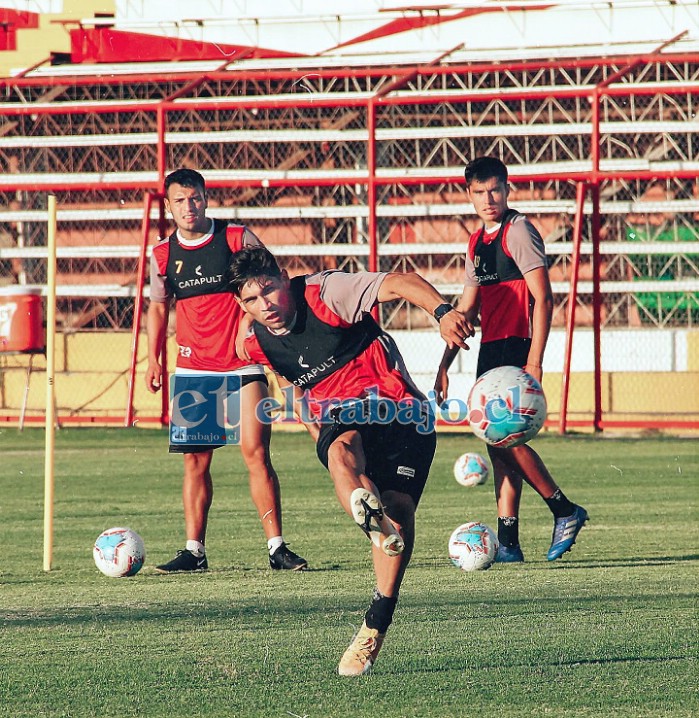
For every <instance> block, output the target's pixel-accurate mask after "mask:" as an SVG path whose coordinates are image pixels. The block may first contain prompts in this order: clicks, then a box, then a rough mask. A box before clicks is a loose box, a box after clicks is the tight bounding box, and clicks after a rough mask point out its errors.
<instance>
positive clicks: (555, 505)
mask: <svg viewBox="0 0 699 718" xmlns="http://www.w3.org/2000/svg"><path fill="white" fill-rule="evenodd" d="M544 501H546V504H547V505H548V507H549V508H550V509H551V513H552V514H553V516H554V518H556V519H562V518H563V517H564V516H570V515H571V514H572V513H573V512H574V511H575V504H573V503H571V502H570V501H569V500H568V499H567V498H566V495H565V494H564V493H563V492H562V491H561V490H560V489H556V492H555V493H554V495H553V496H552V497H551V498H550V499H544Z"/></svg>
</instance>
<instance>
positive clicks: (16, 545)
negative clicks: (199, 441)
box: [0, 428, 699, 718]
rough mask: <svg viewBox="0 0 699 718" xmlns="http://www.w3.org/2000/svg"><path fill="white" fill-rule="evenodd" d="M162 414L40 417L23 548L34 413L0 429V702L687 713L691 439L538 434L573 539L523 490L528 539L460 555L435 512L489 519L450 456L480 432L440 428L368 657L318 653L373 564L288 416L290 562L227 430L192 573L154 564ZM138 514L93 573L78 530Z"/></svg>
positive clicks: (163, 516) (355, 606) (296, 712)
mask: <svg viewBox="0 0 699 718" xmlns="http://www.w3.org/2000/svg"><path fill="white" fill-rule="evenodd" d="M166 443H167V437H166V434H165V433H164V432H156V431H147V430H140V431H139V430H124V429H112V430H98V429H67V430H61V431H60V432H58V435H57V437H56V456H55V467H56V496H55V540H54V561H53V567H54V568H53V570H52V571H51V572H50V573H44V572H43V571H42V530H43V471H44V437H43V433H42V432H41V431H39V430H25V431H24V432H23V433H21V434H20V433H18V432H17V430H16V429H8V428H4V429H2V430H1V431H0V466H1V467H2V469H1V471H0V489H1V493H0V519H1V521H0V539H1V540H0V545H2V562H1V563H0V599H1V600H0V615H1V616H2V626H3V628H2V641H1V642H0V673H1V675H0V716H3V718H4V717H5V716H7V717H11V718H23V717H25V716H26V717H27V718H30V717H31V718H36V717H38V716H51V717H52V718H54V717H55V718H58V717H65V718H68V717H70V718H78V717H81V718H82V717H86V718H87V717H89V718H97V717H112V716H113V717H114V718H117V717H119V718H124V717H125V716H143V717H144V718H159V717H161V716H162V717H166V718H179V717H184V716H192V717H195V716H197V717H198V716H202V717H203V716H206V717H207V718H218V717H221V718H223V717H224V716H226V717H228V718H230V717H238V716H240V717H242V716H266V717H279V718H282V717H288V716H298V717H302V716H306V717H308V718H320V717H325V716H338V717H339V716H373V717H375V718H376V717H379V716H381V717H385V718H395V717H400V716H405V717H413V716H445V717H452V716H483V717H484V718H490V717H493V718H495V717H498V718H500V717H503V718H508V717H510V716H535V717H540V716H548V715H551V716H557V717H561V716H563V717H569V716H595V718H607V717H610V716H649V717H651V716H652V717H655V716H673V718H677V717H679V716H694V715H697V713H698V712H699V701H698V700H697V692H696V691H697V671H696V657H697V643H698V641H697V624H696V618H697V614H696V608H697V604H696V589H697V575H698V574H697V565H698V564H699V551H698V546H697V513H696V504H697V477H698V476H699V466H698V465H699V458H698V448H697V447H698V444H697V442H696V441H692V440H679V439H669V438H643V439H637V440H634V439H606V438H593V437H589V436H588V437H571V438H568V439H565V440H562V439H560V438H559V437H548V436H546V437H542V438H540V439H537V440H536V441H535V443H534V446H535V447H536V448H537V450H538V451H539V452H540V454H541V455H542V457H543V458H544V460H545V461H546V462H547V464H548V465H549V468H550V469H551V470H552V473H553V474H554V476H555V477H556V478H557V479H558V481H559V482H560V484H561V486H562V487H563V489H564V490H565V491H566V493H567V494H568V495H569V496H570V497H571V498H572V499H573V500H576V501H579V502H580V503H582V504H583V505H584V506H586V508H587V509H588V511H589V513H590V523H589V524H588V526H587V527H586V528H585V529H584V530H583V532H582V533H581V534H580V537H579V539H578V544H577V545H576V546H575V547H574V549H573V551H572V553H569V554H566V555H565V556H564V558H563V559H561V560H560V561H557V562H555V563H548V562H547V561H546V558H545V554H546V550H547V549H548V545H549V542H550V537H551V518H550V514H549V512H548V510H547V508H546V506H545V505H544V503H543V502H541V501H540V500H539V499H538V498H537V497H536V496H535V494H534V493H533V491H532V490H531V489H528V488H527V489H525V494H524V499H523V502H522V512H521V515H522V528H521V538H522V545H523V549H524V551H525V554H526V557H527V562H526V563H525V564H523V565H519V566H518V565H510V566H507V565H499V566H495V567H494V568H493V569H491V570H490V571H485V572H476V573H463V572H461V571H459V570H457V569H456V568H454V567H453V566H452V565H451V564H450V562H449V560H448V558H447V540H448V538H449V535H450V533H451V531H452V529H453V528H455V527H456V526H457V525H458V524H460V523H462V522H464V521H466V520H474V519H478V520H482V521H484V522H486V523H488V524H490V525H491V526H495V523H496V521H495V505H494V499H493V496H492V481H488V483H487V484H486V485H485V486H481V487H476V488H471V489H466V488H463V487H461V486H459V485H458V484H457V483H456V482H455V481H454V480H453V478H452V473H451V466H452V463H453V461H454V459H455V458H456V456H457V455H459V454H460V453H462V452H464V451H468V450H472V451H480V450H481V449H480V445H479V443H478V442H477V441H476V440H475V439H473V438H472V437H470V436H468V435H441V436H440V440H439V445H438V451H437V457H436V459H435V463H434V466H433V472H432V476H431V479H430V483H429V484H428V486H427V489H426V492H425V495H424V498H423V502H422V504H421V506H420V510H419V512H418V527H417V531H418V540H417V546H416V550H415V554H414V559H413V562H412V564H411V567H410V568H409V570H408V573H407V576H406V580H405V582H404V585H403V590H402V595H401V601H400V603H399V606H398V610H397V611H396V616H395V620H394V624H393V626H392V628H391V630H390V632H389V634H388V638H387V640H386V644H385V645H384V649H383V651H382V653H381V655H380V658H379V661H378V662H377V665H376V668H375V670H374V672H373V673H372V674H370V675H368V676H365V677H361V678H340V677H339V676H337V675H336V673H335V670H336V665H337V661H338V659H339V657H340V655H341V654H342V652H343V651H344V649H345V647H346V646H347V644H348V643H349V641H350V640H351V638H352V636H353V633H354V631H355V629H356V628H357V627H358V625H359V624H360V623H361V620H362V617H363V613H364V611H365V610H366V607H367V605H368V601H369V597H370V592H371V589H372V587H373V582H372V573H371V566H370V562H369V549H368V541H367V539H366V538H365V537H364V535H363V534H362V533H361V532H360V531H359V530H358V529H357V528H356V527H355V526H354V525H353V524H352V522H351V520H350V519H349V517H347V516H345V515H344V514H343V513H342V511H341V509H340V508H339V505H338V504H337V501H336V499H335V497H334V493H333V490H332V486H331V483H330V480H329V478H328V477H327V475H326V473H325V471H324V470H323V469H322V467H321V466H320V464H319V463H318V462H317V460H316V459H315V456H314V453H313V449H312V446H311V442H310V439H309V438H308V437H307V436H306V435H305V434H303V433H299V434H282V433H279V432H277V433H275V436H274V439H273V452H274V459H275V465H276V467H277V469H278V471H279V473H280V475H281V480H282V490H283V502H284V509H285V511H284V520H285V535H286V537H287V539H288V540H289V541H290V542H291V544H292V548H293V549H295V550H296V551H298V552H299V553H301V554H302V555H304V556H305V557H306V558H307V559H308V560H309V562H310V564H311V567H312V570H309V571H307V572H304V573H301V574H292V575H289V574H287V573H284V574H279V573H277V572H274V573H273V572H272V571H270V570H269V568H268V567H267V559H266V545H265V543H264V537H263V534H262V530H261V528H260V527H259V523H258V521H257V517H256V514H255V511H254V509H253V506H252V503H251V501H250V499H249V495H248V491H247V480H246V478H245V477H244V474H243V471H242V463H241V460H240V456H239V452H238V451H237V449H235V448H228V449H221V450H219V451H218V452H217V453H216V457H215V459H214V467H213V468H214V484H215V488H216V492H217V493H216V497H215V499H214V507H213V509H212V513H211V521H210V529H209V537H208V548H209V561H210V564H211V566H212V570H211V571H209V572H208V573H206V574H199V575H180V576H163V575H159V574H157V573H155V572H154V571H153V566H154V565H155V564H157V563H160V562H162V561H165V560H168V559H170V558H171V557H172V556H173V555H174V551H175V549H177V548H181V547H182V545H183V535H182V533H183V521H182V509H181V503H180V486H181V458H180V457H177V456H170V455H168V454H167V446H166ZM117 525H128V526H131V527H132V528H134V529H135V530H137V531H138V532H139V533H140V534H141V535H142V536H143V538H144V540H145V542H146V548H147V552H148V555H147V559H146V566H145V568H144V569H143V570H142V571H141V572H140V573H139V574H138V575H137V576H135V577H134V578H131V579H110V578H107V577H105V576H102V574H100V573H98V571H97V570H96V568H95V566H94V563H93V561H92V543H93V541H94V539H95V538H96V537H97V535H98V534H99V533H100V532H101V531H102V530H104V529H106V528H109V527H111V526H117Z"/></svg>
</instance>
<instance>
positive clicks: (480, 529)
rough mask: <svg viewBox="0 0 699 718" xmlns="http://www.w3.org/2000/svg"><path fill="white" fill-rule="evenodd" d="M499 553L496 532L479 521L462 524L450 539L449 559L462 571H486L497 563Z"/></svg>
mask: <svg viewBox="0 0 699 718" xmlns="http://www.w3.org/2000/svg"><path fill="white" fill-rule="evenodd" d="M497 553H498V539H497V536H496V535H495V532H494V531H493V529H491V528H490V527H489V526H486V525H485V524H482V523H480V522H479V521H470V522H469V523H466V524H462V525H461V526H459V528H457V529H456V530H455V531H454V532H453V533H452V535H451V537H450V538H449V558H450V559H451V562H452V563H453V564H454V566H456V567H457V568H460V569H461V570H462V571H485V570H486V569H487V568H490V567H491V566H492V565H493V564H494V563H495V557H496V556H497Z"/></svg>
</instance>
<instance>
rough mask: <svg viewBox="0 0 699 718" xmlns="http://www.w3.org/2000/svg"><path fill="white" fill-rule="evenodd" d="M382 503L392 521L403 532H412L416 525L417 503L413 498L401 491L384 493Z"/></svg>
mask: <svg viewBox="0 0 699 718" xmlns="http://www.w3.org/2000/svg"><path fill="white" fill-rule="evenodd" d="M381 502H382V503H383V505H384V508H385V509H386V513H387V514H388V516H389V517H390V518H391V520H392V521H394V522H395V523H397V524H398V525H399V526H400V527H401V528H402V529H403V530H407V531H412V529H413V526H414V525H415V502H414V501H413V499H412V497H411V496H409V495H408V494H404V493H402V492H400V491H384V492H383V493H382V494H381Z"/></svg>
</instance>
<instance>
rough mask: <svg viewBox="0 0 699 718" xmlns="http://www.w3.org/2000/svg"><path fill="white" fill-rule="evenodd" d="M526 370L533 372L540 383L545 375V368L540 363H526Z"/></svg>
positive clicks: (529, 372)
mask: <svg viewBox="0 0 699 718" xmlns="http://www.w3.org/2000/svg"><path fill="white" fill-rule="evenodd" d="M524 371H526V372H527V374H531V375H532V376H533V377H534V378H535V379H536V380H537V381H538V382H539V384H541V380H542V379H543V377H544V370H543V369H542V368H541V366H539V365H538V364H526V365H525V366H524Z"/></svg>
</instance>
